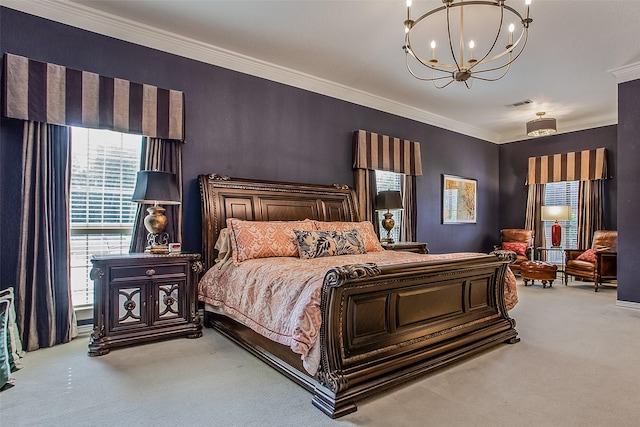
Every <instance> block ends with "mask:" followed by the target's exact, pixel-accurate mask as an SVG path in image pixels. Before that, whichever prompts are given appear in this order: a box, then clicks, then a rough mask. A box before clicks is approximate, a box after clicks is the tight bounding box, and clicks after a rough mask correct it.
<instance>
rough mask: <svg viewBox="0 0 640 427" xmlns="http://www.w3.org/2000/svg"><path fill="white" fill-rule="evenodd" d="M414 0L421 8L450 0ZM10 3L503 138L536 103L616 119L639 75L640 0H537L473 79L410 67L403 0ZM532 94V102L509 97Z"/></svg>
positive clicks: (599, 122)
mask: <svg viewBox="0 0 640 427" xmlns="http://www.w3.org/2000/svg"><path fill="white" fill-rule="evenodd" d="M413 3H414V6H413V10H414V14H415V15H417V14H418V12H421V13H424V12H426V11H427V10H429V9H432V8H435V7H439V6H441V5H442V0H413ZM0 4H2V5H4V6H7V7H11V8H14V9H18V10H22V11H25V12H28V13H32V14H34V15H39V16H43V17H45V18H49V19H53V20H56V21H60V22H63V23H66V24H70V25H73V26H77V27H80V28H85V29H88V30H91V31H95V32H97V33H101V34H106V35H109V36H112V37H117V38H120V39H123V40H127V41H131V42H134V43H139V44H142V45H146V46H150V47H153V48H157V49H162V50H165V51H168V52H172V53H176V54H179V55H182V56H186V57H190V58H194V59H198V60H201V61H205V62H209V63H212V64H215V65H220V66H223V67H226V68H231V69H234V70H238V71H242V72H245V73H250V74H254V75H257V76H260V77H265V78H268V79H271V80H275V81H279V82H282V83H286V84H290V85H293V86H296V87H301V88H304V89H309V90H313V91H316V92H319V93H323V94H326V95H329V96H333V97H336V98H341V99H344V100H347V101H350V102H355V103H358V104H362V105H366V106H370V107H373V108H376V109H379V110H383V111H388V112H391V113H395V114H399V115H402V116H405V117H409V118H412V119H415V120H418V121H421V122H425V123H429V124H433V125H436V126H439V127H443V128H446V129H451V130H454V131H456V132H460V133H463V134H467V135H471V136H475V137H478V138H482V139H485V140H488V141H492V142H496V143H502V142H510V141H515V140H521V139H526V138H527V136H526V134H525V123H526V122H527V121H529V120H532V119H534V118H535V113H536V112H537V111H546V112H547V117H554V118H556V119H557V121H558V132H570V131H575V130H580V129H586V128H591V127H597V126H603V125H609V124H614V123H617V83H618V82H623V81H627V80H632V79H636V78H640V25H639V24H638V22H639V20H640V0H562V1H561V0H533V1H532V5H531V17H532V18H533V23H532V24H531V27H530V30H529V41H528V44H527V47H526V49H525V51H524V53H523V54H522V56H521V57H520V58H519V59H518V60H517V61H516V62H514V64H513V65H512V66H511V70H510V71H509V73H508V74H507V75H506V76H505V77H504V78H503V79H502V80H499V81H497V82H491V83H489V82H482V81H476V82H474V84H473V86H472V88H471V89H470V90H469V89H466V88H465V87H464V85H462V84H459V83H453V84H451V85H450V86H449V87H447V88H445V89H441V90H439V89H436V88H435V87H434V86H433V85H432V84H431V83H429V82H421V81H419V80H416V79H414V78H413V77H412V76H411V75H410V74H409V73H408V72H407V70H406V68H405V58H404V53H403V51H402V49H401V46H402V45H403V43H404V31H403V25H402V23H403V21H404V19H406V7H405V0H378V1H370V0H360V1H356V0H354V1H344V0H343V1H313V0H298V1H268V0H262V1H259V0H258V1H243V0H236V1H202V0H201V1H190V0H176V1H158V0H155V1H154V0H135V1H134V0H70V1H53V0H31V1H28V2H27V1H17V0H0ZM507 4H509V5H511V6H512V7H513V8H515V9H517V10H523V9H524V6H523V4H524V0H508V1H507ZM141 24H142V25H141ZM414 43H415V42H414ZM525 99H531V100H533V101H534V102H533V103H532V104H528V105H524V106H521V107H517V108H507V107H506V105H508V104H513V103H516V102H519V101H522V100H525Z"/></svg>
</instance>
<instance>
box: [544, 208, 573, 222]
mask: <svg viewBox="0 0 640 427" xmlns="http://www.w3.org/2000/svg"><path fill="white" fill-rule="evenodd" d="M540 219H542V220H543V221H569V220H570V219H571V206H543V207H542V213H541V215H540Z"/></svg>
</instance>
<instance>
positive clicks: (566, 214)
mask: <svg viewBox="0 0 640 427" xmlns="http://www.w3.org/2000/svg"><path fill="white" fill-rule="evenodd" d="M540 219H541V220H542V221H555V222H554V223H553V225H551V245H552V247H554V248H557V247H560V242H561V241H562V227H560V224H559V223H558V221H569V220H570V219H571V206H543V207H542V214H541V215H540Z"/></svg>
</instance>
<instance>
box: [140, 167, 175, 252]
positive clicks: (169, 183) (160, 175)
mask: <svg viewBox="0 0 640 427" xmlns="http://www.w3.org/2000/svg"><path fill="white" fill-rule="evenodd" d="M131 201H132V202H138V203H140V204H151V205H153V206H150V207H148V208H147V212H148V213H149V215H147V216H146V217H145V218H144V226H145V228H146V229H147V231H148V232H149V234H147V243H148V246H147V248H146V249H145V252H148V253H154V254H158V253H160V254H166V253H169V234H168V233H166V232H165V231H164V228H165V227H166V225H167V217H166V216H165V215H164V212H165V209H164V208H163V207H161V206H159V204H163V205H179V204H180V191H179V190H178V180H177V178H176V174H174V173H171V172H161V171H139V172H138V175H137V177H136V188H135V190H134V191H133V196H132V197H131Z"/></svg>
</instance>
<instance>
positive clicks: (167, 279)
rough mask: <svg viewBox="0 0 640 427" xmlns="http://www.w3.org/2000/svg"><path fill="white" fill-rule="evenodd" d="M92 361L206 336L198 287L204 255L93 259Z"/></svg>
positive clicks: (130, 255)
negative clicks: (125, 349)
mask: <svg viewBox="0 0 640 427" xmlns="http://www.w3.org/2000/svg"><path fill="white" fill-rule="evenodd" d="M91 262H92V263H93V269H92V270H91V278H92V279H93V281H94V305H93V313H94V316H93V332H92V333H91V339H90V341H89V356H101V355H103V354H107V353H109V351H110V350H111V348H113V347H119V346H125V345H130V344H140V343H143V342H148V341H154V340H159V339H165V338H173V337H178V336H186V337H188V338H198V337H201V336H202V325H201V323H200V316H199V315H198V311H197V305H196V304H197V300H196V286H197V285H196V283H197V277H198V273H200V272H201V271H202V263H201V262H200V255H199V254H168V255H150V254H129V255H104V256H94V257H93V258H92V259H91Z"/></svg>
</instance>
